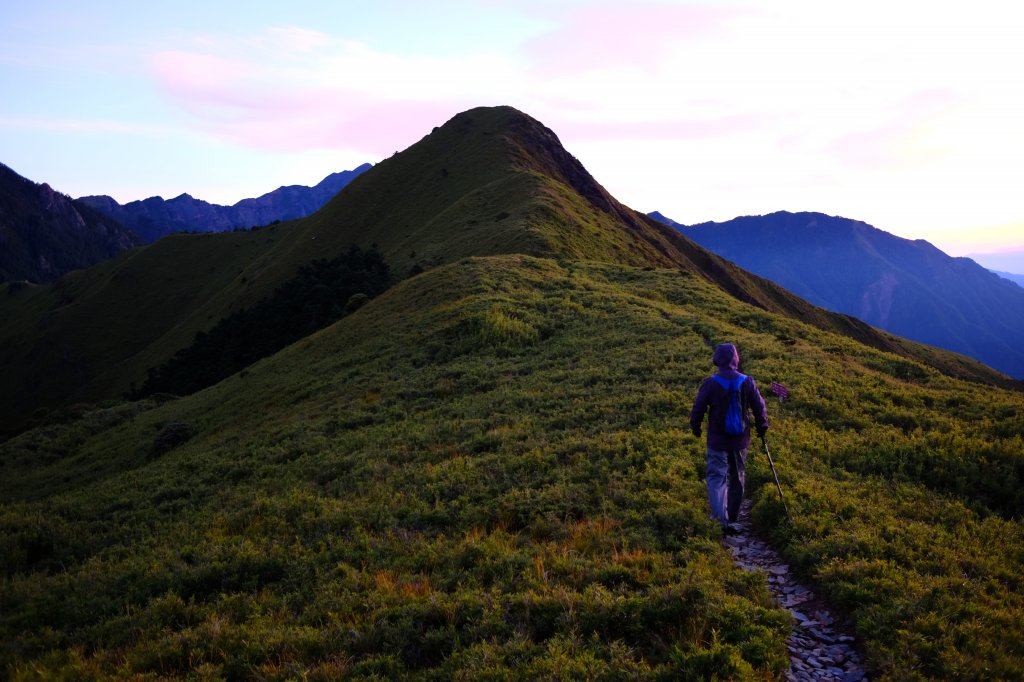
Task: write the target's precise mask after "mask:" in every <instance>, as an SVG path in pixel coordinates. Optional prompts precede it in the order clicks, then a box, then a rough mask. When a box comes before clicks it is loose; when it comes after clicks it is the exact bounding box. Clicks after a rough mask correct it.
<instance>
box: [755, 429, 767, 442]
mask: <svg viewBox="0 0 1024 682" xmlns="http://www.w3.org/2000/svg"><path fill="white" fill-rule="evenodd" d="M766 433H768V427H766V426H762V427H760V428H759V429H758V430H757V437H758V438H760V439H761V440H764V435H765V434H766Z"/></svg>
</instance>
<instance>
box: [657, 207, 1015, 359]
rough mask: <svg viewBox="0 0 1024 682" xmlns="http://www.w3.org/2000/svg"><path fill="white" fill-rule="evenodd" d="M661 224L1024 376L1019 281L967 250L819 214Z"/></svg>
mask: <svg viewBox="0 0 1024 682" xmlns="http://www.w3.org/2000/svg"><path fill="white" fill-rule="evenodd" d="M659 215H661V214H659ZM661 217H662V219H665V218H664V216H661ZM666 220H667V219H666ZM667 224H672V225H673V226H674V227H676V229H679V230H680V231H681V232H682V233H683V234H685V235H687V236H689V237H691V238H692V239H694V241H696V242H698V243H700V244H702V245H703V246H705V247H707V248H709V249H711V250H712V251H714V252H716V253H718V254H720V255H722V256H723V257H725V258H728V259H729V260H731V261H733V262H735V263H737V264H738V265H740V266H741V267H743V268H745V269H747V270H750V271H752V272H756V273H758V274H760V275H762V276H764V277H767V278H768V279H770V280H772V281H774V282H777V283H778V284H780V285H782V286H783V287H785V288H787V289H789V290H790V291H793V293H795V294H797V295H798V296H800V297H802V298H804V299H806V300H808V301H810V302H812V303H814V304H816V305H820V306H822V307H824V308H827V309H829V310H834V311H837V312H842V313H846V314H849V315H853V316H854V317H857V318H858V319H861V320H864V321H865V322H867V323H868V324H871V325H873V326H876V327H879V328H881V329H885V330H886V331H889V332H891V333H894V334H897V335H899V336H901V337H904V338H909V339H914V340H916V341H920V342H922V343H927V344H929V345H933V346H938V347H941V348H946V349H948V350H952V351H955V352H959V353H964V354H965V355H969V356H971V357H974V358H977V359H978V360H980V361H982V362H985V363H986V364H988V365H990V366H993V367H995V368H997V369H999V370H1001V371H1003V372H1006V373H1008V374H1010V375H1012V376H1015V377H1018V378H1020V377H1024V350H1022V348H1024V289H1021V288H1020V287H1014V285H1013V284H1012V283H1011V282H1009V281H1006V280H1004V279H1002V278H1000V277H998V276H996V275H995V274H993V273H990V272H989V271H988V270H986V269H984V268H982V267H981V266H980V265H978V264H977V263H975V262H974V261H972V260H970V259H968V258H954V257H951V256H948V255H946V254H945V253H943V252H942V251H940V250H939V249H937V248H936V247H935V246H933V245H932V244H930V243H929V242H927V241H925V240H920V239H919V240H908V239H903V238H901V237H897V236H895V235H891V234H889V233H887V232H884V231H883V230H879V229H878V228H876V227H874V226H872V225H869V224H867V223H865V222H863V221H858V220H853V219H849V218H842V217H837V216H828V215H825V214H822V213H813V212H799V213H790V212H787V211H780V212H776V213H771V214H767V215H764V216H744V217H740V218H735V219H733V220H731V221H724V222H720V223H702V224H699V225H692V226H681V225H680V224H679V223H676V222H675V221H671V222H670V223H667Z"/></svg>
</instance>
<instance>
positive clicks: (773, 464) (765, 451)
mask: <svg viewBox="0 0 1024 682" xmlns="http://www.w3.org/2000/svg"><path fill="white" fill-rule="evenodd" d="M761 445H763V446H764V454H765V455H766V456H767V457H768V466H770V467H771V468H772V476H774V477H775V487H776V488H778V489H779V500H781V501H782V508H783V509H785V510H786V518H787V519H789V525H791V526H792V525H793V517H792V516H791V515H790V513H789V507H787V506H786V498H785V497H783V496H782V485H781V484H780V483H779V475H778V474H777V473H776V472H775V462H773V461H772V453H770V452H768V439H767V438H765V437H764V436H761Z"/></svg>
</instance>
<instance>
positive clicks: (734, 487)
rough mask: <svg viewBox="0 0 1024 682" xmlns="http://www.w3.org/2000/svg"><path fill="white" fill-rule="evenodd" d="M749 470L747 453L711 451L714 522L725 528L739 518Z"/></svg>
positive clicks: (710, 490) (709, 475) (709, 477)
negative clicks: (747, 470)
mask: <svg viewBox="0 0 1024 682" xmlns="http://www.w3.org/2000/svg"><path fill="white" fill-rule="evenodd" d="M746 469H747V451H746V450H728V451H727V450H712V449H711V448H708V470H707V480H708V502H709V503H710V504H711V516H712V518H714V519H715V520H716V521H718V522H719V523H720V524H722V525H723V526H724V525H725V524H727V523H729V522H730V521H735V520H736V519H738V518H739V515H740V503H741V502H743V489H744V488H745V487H746V483H747V472H746Z"/></svg>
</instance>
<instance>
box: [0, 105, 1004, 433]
mask: <svg viewBox="0 0 1024 682" xmlns="http://www.w3.org/2000/svg"><path fill="white" fill-rule="evenodd" d="M352 243H359V244H361V245H362V246H364V247H366V246H369V245H370V244H374V243H376V244H377V245H378V246H379V247H380V249H381V250H382V251H383V253H384V254H385V256H386V257H387V259H388V261H389V263H390V264H391V265H392V268H393V270H395V271H397V272H398V273H399V274H402V273H406V272H408V271H410V270H412V269H413V268H415V267H417V266H418V267H420V268H425V267H432V266H435V265H438V264H440V263H444V262H450V261H452V260H455V259H458V258H462V257H466V256H485V255H493V254H500V253H525V254H529V255H537V256H556V257H563V258H570V259H585V260H600V261H607V262H617V263H626V264H631V265H657V266H667V267H678V268H681V269H684V270H687V271H690V272H695V273H700V274H701V276H704V277H706V278H708V279H709V280H711V281H713V282H715V283H717V284H718V285H720V286H722V287H723V288H724V289H725V290H726V291H728V292H729V293H731V294H733V295H734V296H736V297H737V298H739V299H740V300H744V301H748V302H752V303H755V304H756V305H758V306H760V307H762V308H765V309H766V310H772V311H777V312H783V313H786V314H788V315H790V316H793V317H795V318H797V319H801V320H804V321H808V322H811V323H813V324H816V325H817V326H819V327H821V328H824V329H831V330H835V331H839V332H841V333H844V334H847V335H850V336H852V337H853V338H856V339H859V340H861V341H863V342H865V343H868V344H870V345H873V346H875V347H877V348H882V349H885V350H890V351H893V352H897V353H900V354H903V355H909V356H911V357H916V358H923V359H925V360H926V361H927V362H929V363H931V364H933V365H934V366H936V367H939V368H941V369H942V371H944V372H946V373H949V374H952V375H954V376H962V377H967V378H971V379H975V380H979V381H984V382H992V383H1005V382H1006V377H1004V376H1002V375H1000V374H998V373H996V372H994V371H993V370H990V369H989V368H987V367H984V366H983V365H980V364H979V363H976V362H973V361H970V360H968V359H966V358H963V357H961V356H956V355H953V354H950V353H944V352H941V351H937V350H935V349H930V348H927V347H924V346H919V345H917V344H912V343H910V342H907V341H904V340H902V339H898V338H896V337H892V336H890V335H888V334H884V333H881V332H879V331H878V330H875V329H873V328H870V327H868V326H867V325H864V324H862V323H859V322H857V321H855V320H853V319H852V318H847V317H844V316H841V315H835V314H831V313H827V312H826V311H823V310H821V309H819V308H815V307H813V306H810V305H809V304H807V303H806V302H804V301H803V300H801V299H799V298H797V297H795V296H793V295H792V294H790V293H788V292H786V291H785V290H783V289H781V288H779V287H778V286H776V285H774V284H772V283H771V282H768V281H767V280H764V279H761V278H759V277H756V276H754V275H751V274H749V273H747V272H745V271H743V270H741V269H739V268H738V267H736V266H735V265H733V264H731V263H729V262H728V261H725V260H723V259H721V258H718V257H717V256H714V255H712V254H710V253H708V252H707V251H705V250H704V249H702V248H700V247H698V246H696V245H695V244H693V243H692V242H690V241H689V240H687V239H685V238H684V237H682V236H680V235H679V234H678V232H677V231H675V230H673V229H671V228H668V227H666V226H664V225H661V224H660V223H657V222H656V221H653V220H651V219H649V218H647V217H645V216H642V215H639V214H637V213H636V212H634V211H632V210H631V209H628V208H626V207H624V206H622V205H621V204H619V203H618V202H617V201H616V200H615V199H614V198H612V197H611V196H610V195H608V193H607V192H606V191H605V190H604V189H603V188H602V187H601V186H600V185H598V184H597V182H596V181H595V180H594V179H593V178H592V177H591V176H590V175H589V174H588V173H587V172H586V170H585V169H584V168H583V167H582V166H581V165H580V164H579V163H578V162H577V161H576V160H575V159H574V158H573V157H571V156H570V155H569V154H568V153H567V152H566V151H565V150H564V149H563V148H562V147H561V145H560V144H559V142H558V140H557V138H556V137H555V135H554V133H552V132H551V131H550V130H548V129H547V128H545V127H544V126H542V125H541V124H540V123H538V122H537V121H535V120H533V119H531V118H529V117H528V116H525V115H524V114H522V113H520V112H517V111H515V110H514V109H511V108H509V107H495V108H483V109H474V110H472V111H469V112H465V113H462V114H459V115H458V116H456V117H454V118H453V119H452V120H451V121H449V122H448V123H446V124H445V125H444V126H442V127H440V128H437V129H435V130H434V132H433V133H432V134H431V135H428V136H426V137H425V138H423V139H422V140H421V141H420V142H418V143H417V144H415V145H413V146H412V147H410V148H409V149H407V150H405V151H404V152H402V153H401V154H398V155H396V156H394V157H392V158H390V159H388V160H386V161H383V162H382V163H380V164H378V165H377V166H376V167H374V168H373V169H371V170H369V171H367V172H366V173H364V174H362V175H361V176H360V177H358V178H357V179H356V180H355V181H353V182H352V183H351V184H350V185H349V186H348V187H346V188H345V190H344V191H342V192H341V193H340V194H339V195H338V196H337V197H335V199H334V200H332V201H331V202H329V203H328V205H327V206H325V207H324V208H323V209H322V210H321V211H319V212H318V213H316V214H314V215H313V216H310V217H309V218H307V219H304V220H300V221H294V222H291V223H285V224H282V225H278V226H274V227H271V228H266V229H263V230H260V231H258V232H249V233H228V234H217V235H177V236H173V237H171V238H168V239H164V240H161V241H160V242H158V243H157V244H155V245H152V246H150V247H148V248H145V249H141V250H138V251H135V252H132V253H131V254H129V255H128V256H126V257H122V258H119V259H116V260H114V261H112V262H109V263H106V264H103V265H101V266H98V267H96V268H93V269H91V270H87V271H83V272H78V273H73V274H72V275H69V276H68V277H66V278H64V279H63V280H61V281H60V282H58V283H57V284H55V285H53V286H51V287H36V288H31V289H22V290H20V291H17V292H13V293H7V292H4V293H3V294H0V319H4V320H5V321H6V320H10V321H13V322H12V323H10V324H5V325H4V326H3V327H2V328H0V362H2V366H3V370H4V371H3V372H2V373H0V377H2V379H0V382H2V383H0V433H2V432H3V431H5V430H11V429H16V428H18V426H19V425H22V424H24V422H25V420H26V419H27V418H28V416H29V415H31V414H32V412H33V411H34V410H36V409H38V408H43V407H45V408H53V407H56V406H61V405H67V404H69V403H72V402H75V401H90V402H92V401H101V400H105V399H112V398H117V397H119V396H120V395H122V394H123V393H124V392H126V391H127V390H128V389H129V388H130V386H131V384H132V383H133V382H134V383H141V381H142V380H143V379H144V378H145V376H146V370H148V369H149V368H151V367H154V366H157V365H159V364H160V363H161V362H163V361H165V360H166V359H167V358H169V357H170V356H171V355H173V354H174V353H175V352H176V351H177V350H179V349H180V348H183V347H185V346H187V345H188V344H189V343H190V342H191V341H192V339H193V337H194V335H195V333H196V332H197V331H201V330H207V329H209V328H210V327H212V326H213V325H214V324H215V323H216V322H217V321H218V320H219V319H221V318H222V317H224V316H225V315H227V314H228V313H230V312H232V311H234V310H237V309H239V308H242V307H245V306H248V305H251V304H253V303H255V302H256V301H257V300H258V299H259V298H261V297H263V296H266V295H268V294H269V293H271V292H272V291H273V290H274V289H275V288H276V287H277V286H279V285H280V284H281V283H282V282H284V281H285V280H287V279H288V278H289V277H291V276H293V275H294V274H295V272H296V269H297V268H298V267H299V266H300V265H302V264H305V263H309V262H310V261H312V260H314V259H316V258H329V257H333V256H335V255H338V254H339V253H341V252H343V251H344V250H345V249H346V248H347V247H348V246H349V245H350V244H352Z"/></svg>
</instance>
